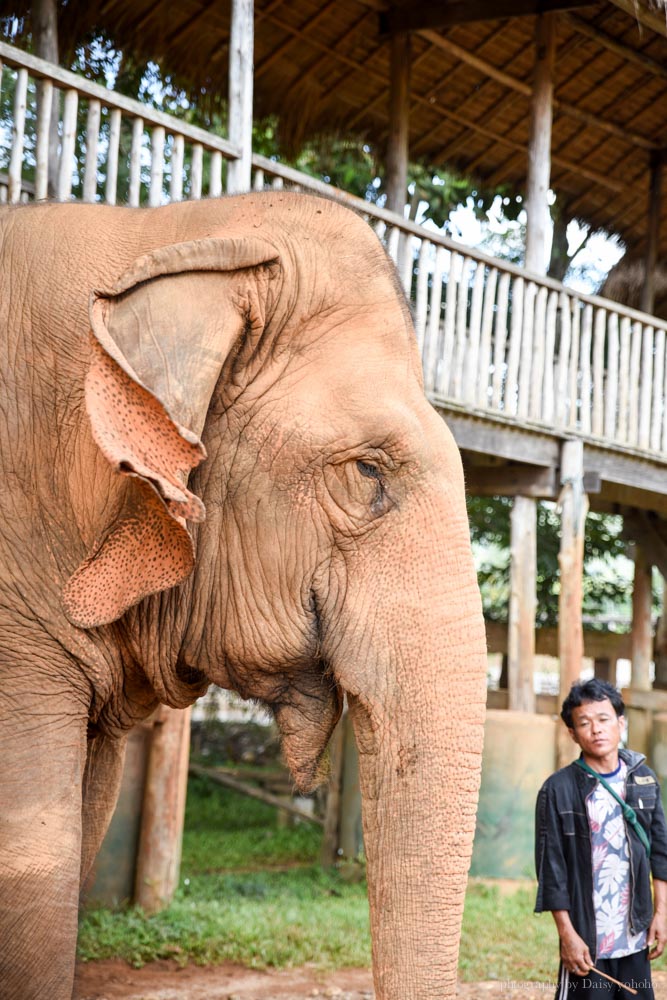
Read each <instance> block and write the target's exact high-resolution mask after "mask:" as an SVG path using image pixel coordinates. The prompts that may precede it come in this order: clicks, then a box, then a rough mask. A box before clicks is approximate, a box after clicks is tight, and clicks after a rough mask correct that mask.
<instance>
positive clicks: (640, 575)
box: [630, 545, 653, 691]
mask: <svg viewBox="0 0 667 1000" xmlns="http://www.w3.org/2000/svg"><path fill="white" fill-rule="evenodd" d="M651 572H652V566H651V563H650V562H649V561H648V557H647V555H646V553H645V552H644V550H643V549H642V548H641V546H639V545H636V546H635V581H634V587H633V590H632V679H631V681H630V686H631V687H632V688H633V689H634V690H635V691H650V690H651V676H650V669H651V660H652V659H653V630H652V626H651Z"/></svg>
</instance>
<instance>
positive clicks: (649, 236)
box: [640, 153, 663, 314]
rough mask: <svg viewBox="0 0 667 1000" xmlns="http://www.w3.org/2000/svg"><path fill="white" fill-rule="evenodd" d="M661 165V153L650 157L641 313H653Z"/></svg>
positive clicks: (660, 198)
mask: <svg viewBox="0 0 667 1000" xmlns="http://www.w3.org/2000/svg"><path fill="white" fill-rule="evenodd" d="M662 163H663V157H662V154H661V153H654V154H653V155H652V156H651V165H650V170H651V179H650V181H649V195H648V206H647V209H648V218H647V220H646V222H647V226H646V229H647V233H646V255H645V257H644V261H645V273H644V287H643V288H642V295H641V304H640V308H641V310H642V312H645V313H651V314H652V313H653V307H654V305H655V270H656V267H657V264H658V250H659V248H660V213H661V211H662V190H661V189H662Z"/></svg>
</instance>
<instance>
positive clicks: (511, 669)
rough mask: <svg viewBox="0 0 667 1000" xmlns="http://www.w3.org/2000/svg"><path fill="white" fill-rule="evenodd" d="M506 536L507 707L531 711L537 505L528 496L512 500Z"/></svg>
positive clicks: (532, 698)
mask: <svg viewBox="0 0 667 1000" xmlns="http://www.w3.org/2000/svg"><path fill="white" fill-rule="evenodd" d="M510 539H511V541H510V606H509V635H508V663H507V680H508V690H509V707H510V708H511V709H514V710H515V711H519V712H534V711H535V692H534V688H533V673H534V669H535V611H536V608H537V594H536V576H537V506H536V503H535V501H534V500H532V499H531V498H530V497H523V496H517V497H515V499H514V504H513V505H512V514H511V521H510Z"/></svg>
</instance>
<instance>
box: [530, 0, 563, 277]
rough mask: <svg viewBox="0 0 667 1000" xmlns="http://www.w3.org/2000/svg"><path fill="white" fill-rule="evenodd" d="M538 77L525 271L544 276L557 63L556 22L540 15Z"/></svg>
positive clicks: (536, 64)
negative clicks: (554, 79) (554, 78)
mask: <svg viewBox="0 0 667 1000" xmlns="http://www.w3.org/2000/svg"><path fill="white" fill-rule="evenodd" d="M535 47H536V59H535V77H534V83H533V100H532V106H531V121H530V141H529V145H528V176H527V178H526V213H527V215H528V221H527V224H526V268H527V269H528V270H529V271H534V272H535V273H536V274H545V273H546V268H547V264H548V253H547V244H548V241H549V204H548V201H547V197H548V194H549V181H550V175H551V122H552V115H553V75H554V65H555V60H556V19H555V15H554V14H540V15H538V18H537V26H536V32H535Z"/></svg>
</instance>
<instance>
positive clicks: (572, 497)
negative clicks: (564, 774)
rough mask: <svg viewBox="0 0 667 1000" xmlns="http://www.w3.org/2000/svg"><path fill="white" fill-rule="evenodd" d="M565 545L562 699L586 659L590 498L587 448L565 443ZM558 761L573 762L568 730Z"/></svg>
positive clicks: (560, 735)
mask: <svg viewBox="0 0 667 1000" xmlns="http://www.w3.org/2000/svg"><path fill="white" fill-rule="evenodd" d="M558 502H559V506H560V512H561V513H560V516H561V541H560V552H559V553H558V565H559V568H560V594H559V597H558V656H559V659H560V698H561V701H562V700H563V699H564V698H565V697H566V696H567V694H568V692H569V690H570V688H571V686H572V684H573V682H574V681H576V680H577V679H578V678H579V675H580V673H581V666H582V660H583V657H584V629H583V623H582V619H581V609H582V605H583V597H584V595H583V577H584V529H585V525H586V514H587V512H588V497H587V496H586V494H585V492H584V445H583V442H582V441H565V442H564V443H563V447H562V450H561V492H560V496H559V499H558ZM557 739H558V742H557V757H558V766H559V767H562V766H564V765H565V764H567V763H569V761H571V760H572V759H573V756H574V753H573V749H574V745H573V744H572V742H571V740H570V738H569V736H568V734H567V732H566V731H565V729H564V727H559V729H558V738H557Z"/></svg>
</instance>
